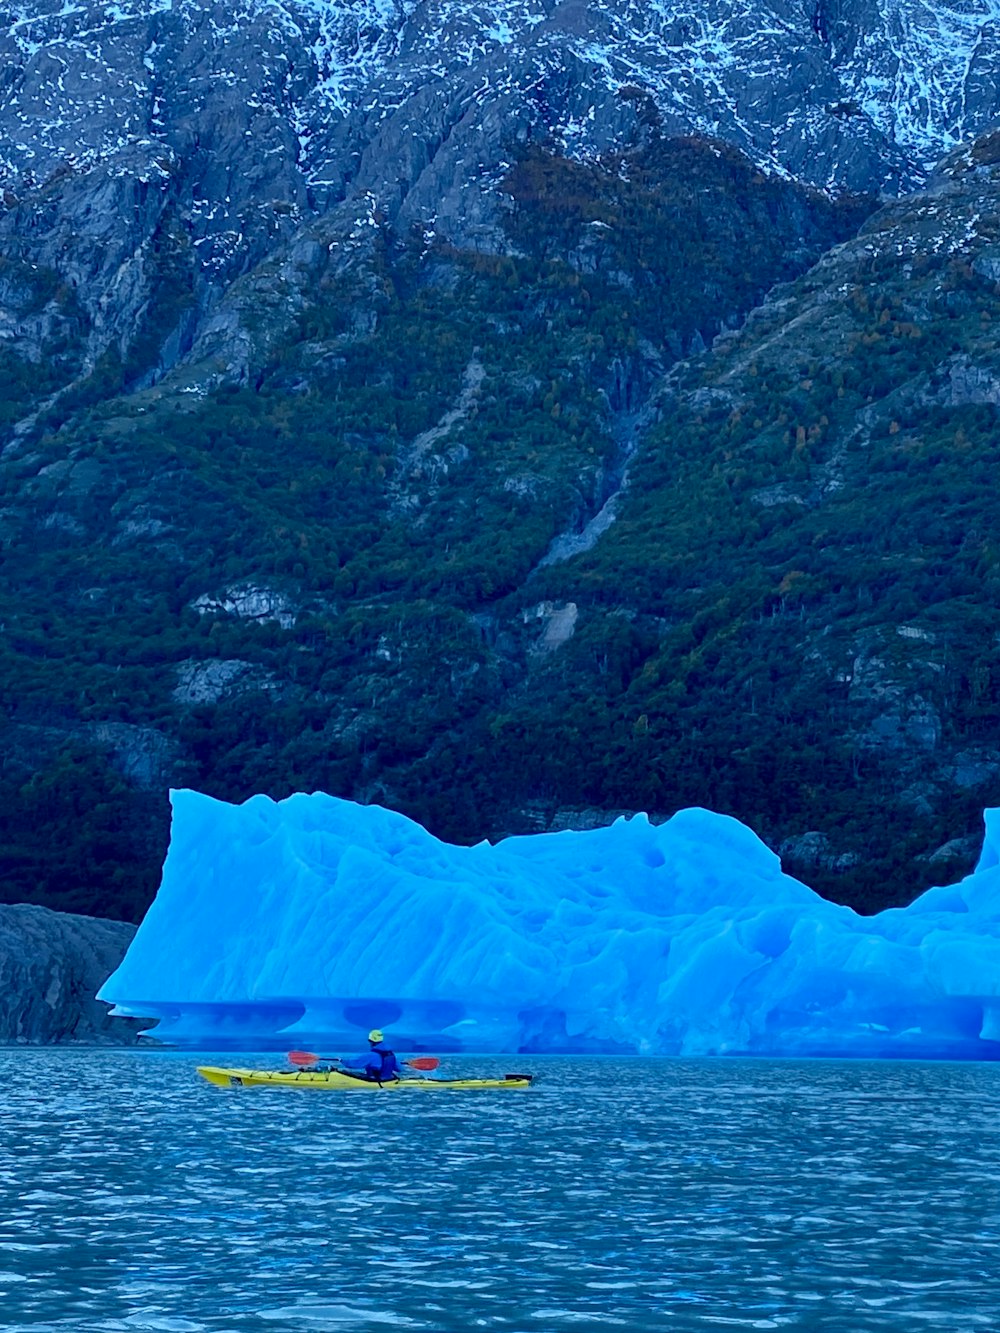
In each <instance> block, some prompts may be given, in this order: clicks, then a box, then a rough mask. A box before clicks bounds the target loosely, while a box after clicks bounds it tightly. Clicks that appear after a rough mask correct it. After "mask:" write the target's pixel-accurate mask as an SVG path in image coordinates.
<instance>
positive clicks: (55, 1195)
mask: <svg viewBox="0 0 1000 1333" xmlns="http://www.w3.org/2000/svg"><path fill="white" fill-rule="evenodd" d="M257 1059H258V1062H260V1059H261V1058H260V1057H258V1058H257ZM267 1059H268V1061H270V1062H273V1060H272V1058H271V1057H268V1058H267ZM205 1060H206V1057H204V1056H200V1057H195V1056H192V1055H191V1054H190V1053H188V1052H175V1051H110V1052H109V1051H75V1052H74V1051H52V1050H49V1051H23V1050H15V1051H2V1050H0V1089H2V1091H0V1331H2V1333H9V1331H13V1330H15V1329H16V1330H19V1331H20V1330H34V1331H35V1333H40V1331H41V1330H47V1329H53V1330H60V1331H62V1330H100V1331H101V1333H115V1331H119V1330H120V1331H121V1333H125V1331H126V1330H142V1329H150V1330H163V1331H164V1333H201V1331H202V1330H230V1329H239V1330H251V1331H256V1330H261V1331H262V1333H284V1331H285V1330H292V1329H298V1330H305V1331H306V1333H320V1331H321V1330H333V1331H335V1333H349V1331H350V1330H360V1333H365V1331H366V1330H368V1333H378V1330H379V1329H380V1328H382V1327H393V1328H400V1329H408V1330H413V1333H421V1331H428V1333H452V1331H453V1330H454V1331H458V1330H466V1329H470V1330H471V1329H495V1330H503V1331H510V1330H514V1331H516V1333H569V1331H570V1330H573V1331H574V1333H585V1331H586V1330H591V1329H593V1330H597V1329H599V1328H600V1329H605V1328H615V1327H618V1328H627V1329H641V1330H646V1329H649V1330H660V1329H662V1330H670V1331H671V1333H689V1331H691V1330H706V1331H707V1330H715V1329H774V1328H783V1329H801V1330H808V1333H820V1331H822V1330H837V1331H838V1333H867V1331H868V1330H872V1331H874V1330H879V1331H880V1333H887V1331H889V1330H892V1333H913V1331H914V1330H917V1329H922V1330H929V1331H930V1333H934V1331H935V1330H940V1331H941V1333H965V1331H966V1330H976V1329H980V1328H981V1329H987V1330H992V1331H993V1333H996V1331H997V1330H1000V1124H998V1116H997V1110H998V1106H1000V1068H998V1067H997V1066H996V1065H956V1064H939V1065H923V1064H893V1063H832V1062H831V1063H826V1062H780V1061H733V1062H724V1061H716V1062H711V1061H692V1062H685V1061H643V1060H629V1061H612V1060H604V1059H541V1058H525V1057H520V1056H518V1057H514V1058H513V1059H512V1058H510V1057H507V1058H506V1059H503V1058H497V1057H495V1056H491V1057H483V1058H482V1059H478V1060H477V1059H475V1058H474V1057H471V1056H470V1057H447V1059H446V1063H445V1065H444V1066H443V1069H442V1072H445V1070H448V1071H454V1072H456V1073H458V1072H461V1073H473V1072H475V1073H483V1074H497V1073H500V1074H502V1073H504V1072H507V1070H509V1069H514V1068H517V1069H520V1068H527V1069H530V1070H532V1071H534V1072H536V1073H537V1074H538V1075H539V1082H538V1085H537V1087H536V1088H534V1089H532V1090H531V1091H530V1092H527V1093H518V1092H500V1093H466V1094H460V1093H447V1094H445V1093H439V1094H433V1095H427V1094H411V1095H404V1094H398V1093H394V1094H391V1093H382V1094H375V1093H371V1094H369V1093H353V1094H347V1093H341V1094H338V1093H316V1092H314V1093H309V1092H297V1091H293V1090H281V1089H269V1088H262V1089H243V1090H236V1089H234V1090H224V1089H219V1088H213V1087H211V1086H209V1085H208V1084H206V1083H203V1082H202V1081H201V1080H200V1079H198V1078H197V1077H196V1076H195V1074H194V1068H195V1065H196V1064H197V1063H200V1062H205ZM240 1062H241V1061H240V1060H239V1059H236V1060H234V1058H233V1056H232V1055H231V1054H229V1055H227V1056H226V1057H224V1058H222V1059H220V1060H219V1061H218V1063H229V1064H232V1063H240Z"/></svg>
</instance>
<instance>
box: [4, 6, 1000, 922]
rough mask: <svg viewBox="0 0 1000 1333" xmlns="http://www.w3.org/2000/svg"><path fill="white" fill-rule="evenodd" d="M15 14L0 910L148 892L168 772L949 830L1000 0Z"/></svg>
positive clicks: (283, 785)
mask: <svg viewBox="0 0 1000 1333" xmlns="http://www.w3.org/2000/svg"><path fill="white" fill-rule="evenodd" d="M0 33H2V38H0V39H2V40H3V42H4V43H5V47H6V49H5V52H4V54H5V71H6V72H5V74H4V76H3V81H2V83H0V152H2V157H3V166H2V172H3V176H2V181H0V186H2V201H3V204H2V207H3V211H2V213H0V386H2V388H0V431H2V441H3V446H2V453H0V487H2V501H0V519H2V527H0V533H2V556H3V576H2V580H0V621H2V632H0V693H2V697H3V704H4V716H5V719H6V720H5V723H4V737H3V742H2V745H3V750H2V753H3V756H4V765H3V771H2V774H0V785H2V792H0V796H2V800H0V847H2V853H0V854H2V867H3V883H2V887H0V897H3V898H5V899H7V900H15V901H16V900H19V899H22V898H23V899H30V900H34V901H39V902H44V903H46V904H48V905H50V906H57V907H61V908H66V909H69V910H76V911H86V912H94V913H103V914H109V915H117V916H127V917H132V918H137V917H138V916H139V915H140V914H141V912H142V910H143V909H144V907H145V905H146V903H147V902H148V901H149V897H150V895H151V893H152V891H153V888H154V887H155V882H156V878H157V873H158V867H159V864H160V862H161V861H162V856H163V852H164V849H165V839H166V827H167V825H166V821H167V806H166V798H165V792H166V787H167V785H168V784H173V785H191V786H196V787H200V788H202V789H204V790H206V791H209V792H211V793H213V794H215V795H219V796H222V797H225V798H227V799H239V798H241V797H243V796H246V795H248V794H250V793H251V792H252V791H255V790H264V791H268V792H269V793H271V794H272V795H275V796H282V795H284V794H286V793H287V792H288V791H291V790H294V789H297V788H306V789H312V788H324V789H326V790H329V791H331V792H334V793H336V794H338V795H345V796H352V797H354V798H357V799H362V800H378V801H381V802H383V803H385V804H388V805H391V806H395V807H396V808H399V809H402V810H404V811H405V812H406V813H408V814H411V815H414V816H416V817H418V818H421V819H422V820H424V821H425V822H426V823H427V824H428V826H429V827H431V828H432V829H433V830H434V831H435V832H436V833H438V834H439V835H441V836H444V837H447V838H452V839H463V840H475V839H478V838H480V837H483V836H497V835H499V834H501V833H504V832H510V831H520V830H526V829H530V828H536V827H553V826H559V825H560V824H565V825H581V824H586V823H588V822H590V823H594V822H601V821H602V820H604V819H606V818H608V817H610V815H611V813H613V812H615V811H618V810H620V809H637V808H645V809H648V810H650V811H651V812H652V813H653V814H654V815H657V816H660V815H664V814H667V813H669V812H670V811H671V810H672V809H675V808H677V807H678V806H680V805H687V804H692V803H695V802H701V803H704V804H706V805H710V806H712V807H714V808H717V809H720V810H724V811H727V812H730V813H734V814H737V815H738V816H739V817H740V818H742V819H744V820H745V821H746V822H748V823H750V824H752V825H753V827H755V828H756V829H757V831H758V832H760V833H761V834H762V835H763V836H766V837H767V838H769V839H770V841H771V842H772V844H774V845H780V846H781V847H782V848H783V855H784V856H785V858H786V862H787V864H788V865H789V866H790V867H791V868H792V870H793V871H795V872H797V873H801V874H802V875H803V876H804V877H805V878H806V879H808V880H809V882H811V883H814V884H816V886H817V887H819V888H821V890H822V891H823V892H826V893H828V894H830V895H831V896H836V897H840V898H841V899H842V900H845V901H851V902H853V903H856V904H857V905H859V906H863V907H870V906H878V905H883V904H885V903H887V902H891V901H901V900H903V899H905V898H906V897H908V896H911V895H912V893H913V891H914V890H915V889H916V888H917V887H920V886H922V885H923V884H924V883H925V882H926V881H927V879H929V878H934V877H936V876H940V875H941V874H943V873H948V872H951V871H954V870H957V869H962V868H966V866H967V863H969V862H970V860H971V855H972V853H971V850H970V848H971V846H972V843H971V842H963V838H965V839H968V838H971V837H972V835H973V830H974V827H975V821H976V819H977V817H978V810H979V808H980V807H981V806H982V805H983V804H984V803H987V801H988V800H991V799H995V792H996V787H997V774H998V772H1000V768H998V765H997V761H996V756H995V754H994V753H993V751H992V750H991V748H990V744H989V735H990V732H989V728H990V723H991V718H992V712H991V710H992V708H993V698H994V693H995V686H994V676H993V665H992V657H991V655H990V654H991V653H992V650H993V644H992V639H991V637H990V636H991V634H992V630H991V629H990V627H989V615H988V613H987V611H986V610H985V609H984V608H985V607H986V605H987V600H986V599H988V590H987V589H985V588H984V583H988V581H989V577H990V573H989V571H990V570H991V568H992V566H991V565H990V563H989V560H990V557H989V555H988V551H989V548H990V532H991V531H992V530H994V529H993V527H991V525H993V524H994V518H995V516H994V515H993V513H992V500H991V497H990V491H989V488H988V487H987V486H986V485H985V484H983V483H984V482H985V469H986V467H987V465H988V457H989V448H988V443H987V441H988V438H989V434H990V429H991V427H990V422H991V420H992V416H991V413H992V412H993V410H994V404H993V400H992V398H991V397H990V395H991V394H992V392H993V390H992V388H991V387H990V386H991V385H992V383H993V380H992V375H993V371H992V368H991V367H992V360H993V357H994V345H993V341H992V335H991V333H990V327H991V321H992V310H993V305H994V303H995V299H996V298H995V291H994V288H995V284H996V280H997V277H1000V268H998V270H997V273H996V276H990V275H991V274H992V273H993V269H992V268H991V267H990V266H991V265H992V264H993V263H994V262H996V261H995V260H994V257H993V254H992V251H991V249H990V247H991V245H992V244H993V233H992V227H993V220H994V219H995V217H996V199H995V192H996V181H995V179H994V175H995V167H994V156H995V154H994V144H995V140H994V138H993V137H991V135H990V134H989V130H988V126H989V123H990V121H991V119H992V118H993V116H994V115H995V114H996V110H997V108H996V105H995V103H996V99H997V92H996V88H995V82H994V80H993V79H992V77H991V74H990V71H991V69H993V68H994V67H995V60H996V56H995V52H994V46H995V43H996V40H997V30H996V22H995V14H994V11H993V9H992V8H991V7H989V6H986V5H983V6H982V7H981V8H980V7H977V6H975V5H971V6H969V7H967V8H965V9H963V10H962V11H961V12H959V11H951V10H941V9H938V8H930V7H926V6H920V5H907V6H891V5H882V6H880V7H876V6H873V5H862V4H857V5H839V4H835V5H827V4H823V3H820V4H819V5H817V6H811V5H809V6H805V7H799V6H785V5H775V6H771V7H765V6H756V7H750V8H748V9H746V10H745V11H743V12H742V13H741V14H739V15H734V14H733V13H732V11H731V10H730V9H728V8H726V7H723V6H712V5H708V6H701V7H698V8H697V9H694V8H691V9H686V8H683V9H680V8H679V9H674V10H671V11H670V12H669V13H668V12H667V11H664V10H663V9H661V8H659V7H655V6H651V5H649V6H639V5H634V4H633V5H629V4H615V5H593V6H590V7H587V8H585V7H583V6H581V5H579V4H577V3H567V4H563V5H551V4H532V3H528V4H523V5H508V6H505V7H503V8H501V9H497V7H496V6H492V7H490V8H489V9H487V8H486V7H481V8H480V7H476V6H472V5H458V4H455V3H449V4H447V5H416V4H412V3H407V4H397V5H392V4H388V3H385V4H380V5H372V6H370V7H369V6H367V5H354V6H350V5H342V6H337V5H333V4H330V5H327V4H323V3H309V4H302V5H292V4H290V3H285V4H269V5H261V4H256V3H249V4H243V5H242V6H238V7H232V6H222V5H212V4H175V5H166V4H162V3H147V4H134V5H127V4H121V5H116V6H113V7H110V8H109V7H105V6H98V5H94V4H87V3H81V4H77V5H75V6H73V7H67V6H56V5H51V4H50V5H49V7H48V9H47V10H46V11H45V12H43V13H41V14H38V15H35V16H32V15H28V14H26V13H24V12H23V11H20V10H8V11H7V12H6V14H5V16H4V18H3V19H2V20H0ZM981 131H985V135H984V137H980V138H979V139H975V140H974V139H973V136H974V135H976V134H977V133H980V132H981ZM957 144H961V145H963V146H961V147H955V145H957ZM949 151H950V154H951V155H950V156H949V157H947V158H946V165H945V166H944V167H943V168H942V169H941V170H940V171H938V172H937V173H935V172H933V171H932V165H933V163H934V162H935V161H936V160H937V159H938V158H939V157H940V156H941V155H942V154H943V153H944V154H946V153H948V152H949ZM896 196H900V198H899V202H893V199H894V198H895V197H896ZM880 205H881V206H880ZM977 265H978V267H977ZM963 275H965V276H963ZM748 316H749V318H748ZM906 386H908V387H906ZM904 408H905V410H904ZM884 411H888V412H890V414H891V415H890V416H889V417H888V418H887V419H886V420H885V421H883V415H884ZM977 414H978V415H977ZM883 426H884V430H883ZM908 442H909V443H908ZM900 460H903V461H900ZM940 484H945V486H946V489H945V492H944V500H943V501H942V499H941V495H940V494H939V493H938V491H937V490H936V489H935V488H936V487H938V486H939V485H940ZM953 495H960V496H962V497H964V498H963V499H962V500H961V501H958V500H955V501H954V502H953V500H952V496H953ZM912 543H917V546H918V547H919V553H918V551H917V549H916V548H915V547H913V545H912ZM925 548H926V550H925ZM889 588H891V589H892V592H891V595H890V593H889V592H887V591H886V590H887V589H889ZM962 682H974V683H968V684H963V683H962ZM942 848H943V850H942V851H940V853H939V849H942ZM935 854H939V860H938V861H937V862H928V861H927V860H926V859H925V860H921V859H920V858H927V857H930V856H933V855H935Z"/></svg>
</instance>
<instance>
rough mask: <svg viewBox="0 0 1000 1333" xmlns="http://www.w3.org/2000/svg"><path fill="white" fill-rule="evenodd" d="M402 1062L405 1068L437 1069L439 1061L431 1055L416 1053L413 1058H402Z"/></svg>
mask: <svg viewBox="0 0 1000 1333" xmlns="http://www.w3.org/2000/svg"><path fill="white" fill-rule="evenodd" d="M403 1063H404V1064H405V1065H406V1067H407V1069H437V1067H438V1065H439V1064H440V1063H441V1061H440V1060H435V1059H434V1057H433V1055H418V1056H417V1057H416V1059H414V1060H404V1061H403Z"/></svg>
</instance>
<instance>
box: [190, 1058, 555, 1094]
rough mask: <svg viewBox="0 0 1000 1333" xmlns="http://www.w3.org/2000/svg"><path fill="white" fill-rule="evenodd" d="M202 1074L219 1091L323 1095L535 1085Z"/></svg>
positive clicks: (527, 1078) (204, 1069)
mask: <svg viewBox="0 0 1000 1333" xmlns="http://www.w3.org/2000/svg"><path fill="white" fill-rule="evenodd" d="M198 1073H199V1074H200V1075H201V1076H202V1078H204V1079H207V1080H208V1082H209V1083H214V1084H215V1086H216V1087H218V1088H272V1087H277V1088H309V1089H313V1090H318V1091H323V1092H332V1091H337V1092H408V1091H410V1090H411V1089H412V1090H413V1091H416V1092H471V1091H475V1090H476V1089H480V1088H481V1089H487V1088H491V1089H498V1088H508V1089H515V1090H516V1089H520V1088H529V1087H530V1086H531V1075H530V1074H508V1075H507V1077H506V1078H400V1079H395V1080H393V1081H391V1082H388V1083H369V1082H368V1081H367V1080H365V1079H362V1078H351V1077H350V1075H348V1074H341V1073H339V1072H338V1071H337V1070H335V1069H329V1070H316V1069H296V1070H272V1069H225V1068H222V1067H221V1066H218V1065H199V1066H198Z"/></svg>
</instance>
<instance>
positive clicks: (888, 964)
mask: <svg viewBox="0 0 1000 1333" xmlns="http://www.w3.org/2000/svg"><path fill="white" fill-rule="evenodd" d="M171 800H172V804H173V824H172V832H171V841H170V849H169V852H168V854H167V859H166V862H165V865H164V869H163V879H162V883H161V886H160V889H159V892H158V894H157V896H156V900H155V901H154V903H153V904H152V906H151V907H150V909H149V912H148V913H147V915H146V918H145V920H144V921H143V923H142V925H141V926H140V928H139V930H138V932H137V934H136V936H135V939H134V940H133V942H132V944H131V946H130V947H129V950H128V953H127V954H126V956H125V959H124V960H123V962H122V964H121V966H120V967H119V968H118V969H117V970H116V971H115V972H114V973H113V974H112V976H111V977H109V978H108V980H107V981H106V982H105V984H104V986H103V987H102V988H101V991H100V993H99V998H100V999H102V1000H105V1001H107V1002H109V1003H111V1004H114V1005H115V1006H116V1010H115V1012H117V1013H120V1014H127V1015H130V1016H141V1017H146V1018H150V1019H159V1020H160V1021H159V1026H158V1027H157V1028H156V1030H155V1036H156V1037H157V1038H162V1039H164V1040H168V1041H172V1042H177V1043H180V1044H190V1045H199V1046H203V1047H208V1046H215V1047H218V1046H223V1045H231V1046H243V1047H258V1048H271V1049H287V1048H288V1047H289V1046H297V1045H311V1044H317V1043H318V1044H324V1043H325V1044H327V1045H329V1044H331V1043H335V1042H341V1043H344V1042H346V1043H348V1044H350V1045H351V1046H352V1047H353V1046H356V1045H357V1043H358V1038H359V1034H361V1035H363V1032H364V1031H365V1030H367V1029H368V1028H369V1027H373V1026H378V1027H382V1028H387V1029H389V1030H390V1037H391V1040H392V1043H393V1044H394V1045H395V1046H396V1047H397V1049H399V1050H419V1049H433V1050H439V1051H446V1050H475V1051H506V1052H514V1051H520V1052H566V1053H570V1052H577V1053H580V1052H595V1053H600V1052H606V1053H618V1054H626V1053H635V1054H647V1055H671V1054H683V1055H721V1054H731V1055H736V1054H760V1055H764V1054H767V1055H800V1056H913V1057H946V1058H960V1059H961V1058H972V1059H996V1058H998V1057H1000V855H998V850H997V849H998V846H1000V811H994V810H991V811H988V812H987V815H986V839H985V843H984V848H983V854H982V857H981V859H980V861H979V864H978V866H977V868H976V870H975V871H974V873H973V874H972V875H970V876H968V877H967V878H966V879H964V880H963V881H961V883H959V884H956V885H953V886H950V887H947V888H932V889H929V890H928V891H927V892H926V893H924V894H923V895H922V896H921V897H920V898H918V899H917V900H916V901H915V902H914V903H912V904H911V905H910V906H909V907H906V908H894V909H890V910H888V911H884V912H881V913H880V914H879V915H877V916H874V917H861V916H858V915H857V914H856V913H855V912H854V911H852V910H851V909H850V908H848V907H842V906H839V905H837V904H835V903H830V902H827V901H826V900H824V899H822V898H820V897H819V896H818V895H817V894H815V893H814V892H813V891H812V890H811V889H809V888H807V887H806V886H805V885H804V884H801V883H799V882H798V881H797V880H794V879H792V878H790V877H789V876H788V875H785V874H784V873H783V872H782V869H781V863H780V861H779V859H778V857H777V856H776V855H775V854H774V853H773V852H772V851H770V850H769V849H768V848H767V847H766V846H765V845H764V844H763V843H762V842H761V841H760V839H758V838H757V837H756V836H755V834H753V833H752V832H751V831H750V830H749V829H748V828H746V827H745V826H744V825H742V824H741V823H739V821H737V820H735V819H732V818H730V817H728V816H725V815H718V814H713V813H711V812H710V811H707V810H701V809H689V810H682V811H680V812H678V813H677V814H676V815H674V816H673V818H672V819H670V820H669V821H668V822H667V823H666V824H662V825H652V824H650V823H649V821H648V820H647V818H646V816H645V815H636V816H634V817H633V818H631V819H628V820H626V819H619V820H618V821H617V822H616V823H615V824H613V825H611V826H609V827H607V828H601V829H595V830H591V831H587V832H561V833H545V834H535V835H531V836H527V837H514V838H507V839H505V840H504V841H502V842H500V843H497V844H496V845H491V844H490V843H487V842H484V843H480V844H478V845H477V846H475V847H458V846H451V845H449V844H447V843H443V842H440V841H439V840H438V839H436V838H434V837H433V836H432V835H431V834H430V833H428V832H427V831H426V830H425V829H423V828H422V827H421V826H420V825H419V824H417V823H415V822H413V821H412V820H410V819H407V818H406V817H405V816H403V815H400V814H397V813H394V812H392V811H390V810H385V809H382V808H381V807H378V806H361V805H357V804H355V803H353V802H351V801H345V800H340V799H338V798H335V797H331V796H326V795H323V794H322V793H314V794H312V795H306V794H298V795H294V796H290V797H289V798H288V799H286V800H284V801H279V802H275V801H272V800H271V799H270V798H268V797H266V796H254V797H252V798H251V799H250V800H248V801H246V802H245V803H243V804H242V805H238V806H236V805H229V804H227V803H226V802H223V801H218V800H214V799H212V798H210V797H207V796H204V795H201V794H199V793H197V792H193V791H176V792H173V793H172V794H171Z"/></svg>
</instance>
